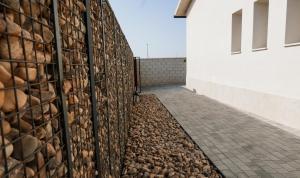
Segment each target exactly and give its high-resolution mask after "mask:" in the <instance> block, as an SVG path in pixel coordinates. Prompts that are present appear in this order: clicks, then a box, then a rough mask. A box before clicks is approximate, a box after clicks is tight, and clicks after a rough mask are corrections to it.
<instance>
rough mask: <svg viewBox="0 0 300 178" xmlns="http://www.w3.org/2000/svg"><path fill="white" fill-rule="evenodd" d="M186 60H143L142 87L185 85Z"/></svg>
mask: <svg viewBox="0 0 300 178" xmlns="http://www.w3.org/2000/svg"><path fill="white" fill-rule="evenodd" d="M185 81H186V58H144V59H141V84H142V87H149V86H160V85H174V84H182V85H185Z"/></svg>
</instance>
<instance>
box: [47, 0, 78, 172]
mask: <svg viewBox="0 0 300 178" xmlns="http://www.w3.org/2000/svg"><path fill="white" fill-rule="evenodd" d="M52 12H53V15H54V35H55V50H56V62H57V74H56V75H58V85H57V91H58V94H59V98H60V100H59V104H60V107H59V108H60V111H61V113H62V117H63V118H62V123H61V124H62V127H63V139H64V143H65V149H66V153H67V164H68V165H67V169H68V173H67V176H68V177H69V178H72V177H73V164H72V156H71V146H70V145H71V144H70V133H69V124H68V115H67V106H66V96H65V94H64V92H63V82H64V81H63V80H64V73H63V63H62V47H61V35H60V26H59V17H58V1H57V0H53V1H52Z"/></svg>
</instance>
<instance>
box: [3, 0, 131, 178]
mask: <svg viewBox="0 0 300 178" xmlns="http://www.w3.org/2000/svg"><path fill="white" fill-rule="evenodd" d="M132 95H133V55H132V51H131V49H130V47H129V45H128V43H127V41H126V38H125V36H124V34H123V33H122V30H121V28H120V26H119V24H118V22H117V20H116V17H115V15H114V13H113V11H112V8H111V6H110V5H109V3H108V1H104V0H85V1H83V0H58V1H56V0H1V1H0V147H1V150H0V178H2V177H41V178H44V177H120V175H121V170H122V163H123V158H124V154H125V144H126V138H127V133H126V132H127V131H128V124H129V123H128V122H129V118H130V117H131V113H130V112H131V107H132Z"/></svg>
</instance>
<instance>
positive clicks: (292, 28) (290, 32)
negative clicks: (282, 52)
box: [285, 0, 300, 45]
mask: <svg viewBox="0 0 300 178" xmlns="http://www.w3.org/2000/svg"><path fill="white" fill-rule="evenodd" d="M299 19H300V1H299V0H288V1H287V16H286V31H285V44H287V45H293V44H295V43H300V20H299Z"/></svg>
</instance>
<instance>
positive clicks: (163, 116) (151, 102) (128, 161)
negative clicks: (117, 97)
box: [123, 95, 222, 178]
mask: <svg viewBox="0 0 300 178" xmlns="http://www.w3.org/2000/svg"><path fill="white" fill-rule="evenodd" d="M135 177H142V178H148V177H149V178H164V177H166V178H167V177H170V178H205V177H209V178H221V177H222V176H221V175H220V174H219V173H218V172H217V171H216V168H215V167H214V166H213V165H211V164H210V162H209V161H208V159H207V157H205V155H204V154H203V153H202V151H201V150H200V149H199V148H198V147H197V145H195V144H194V143H193V142H192V141H191V139H190V138H189V137H188V136H187V135H186V133H185V132H184V131H183V130H182V128H181V127H180V125H179V124H178V123H177V122H176V120H175V119H174V118H173V117H172V116H171V115H170V113H169V112H168V110H167V109H166V108H165V107H164V106H163V105H162V104H161V103H160V101H159V100H158V99H157V98H156V97H155V96H154V95H142V96H141V97H140V103H138V104H137V105H136V106H135V107H134V109H133V119H132V121H131V127H130V132H129V139H128V142H127V148H126V156H125V163H124V170H123V178H135Z"/></svg>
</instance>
